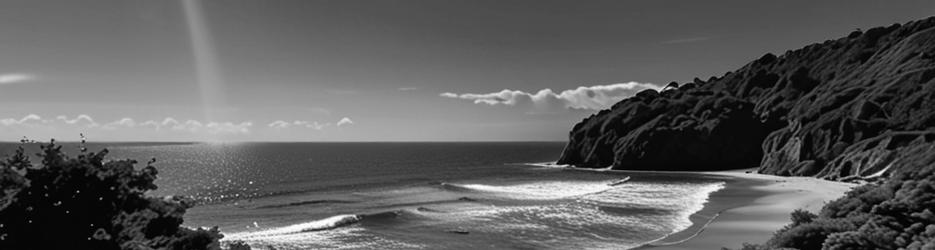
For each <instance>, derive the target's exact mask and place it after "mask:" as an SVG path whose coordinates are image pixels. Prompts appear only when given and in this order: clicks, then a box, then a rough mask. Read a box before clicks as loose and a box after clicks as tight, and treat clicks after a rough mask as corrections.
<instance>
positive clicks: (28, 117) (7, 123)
mask: <svg viewBox="0 0 935 250" xmlns="http://www.w3.org/2000/svg"><path fill="white" fill-rule="evenodd" d="M32 121H40V122H41V121H42V117H40V116H39V115H36V114H28V115H26V116H24V117H23V118H20V119H16V118H4V119H0V124H2V125H4V126H12V125H23V124H27V123H30V122H32Z"/></svg>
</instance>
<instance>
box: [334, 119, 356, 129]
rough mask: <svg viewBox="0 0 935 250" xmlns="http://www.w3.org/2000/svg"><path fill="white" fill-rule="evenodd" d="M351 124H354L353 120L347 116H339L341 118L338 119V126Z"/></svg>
mask: <svg viewBox="0 0 935 250" xmlns="http://www.w3.org/2000/svg"><path fill="white" fill-rule="evenodd" d="M353 124H354V121H351V118H347V117H344V118H341V120H340V121H338V127H341V126H346V125H353Z"/></svg>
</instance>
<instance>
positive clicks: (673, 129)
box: [558, 17, 935, 179]
mask: <svg viewBox="0 0 935 250" xmlns="http://www.w3.org/2000/svg"><path fill="white" fill-rule="evenodd" d="M933 78H935V17H933V18H928V19H924V20H919V21H914V22H909V23H906V24H903V25H899V24H894V25H891V26H889V27H877V28H872V29H869V30H866V31H864V32H861V31H855V32H853V33H851V34H850V35H848V36H847V37H844V38H840V39H836V40H828V41H825V42H823V43H818V44H812V45H809V46H806V47H804V48H801V49H798V50H794V51H788V52H786V53H785V54H783V55H781V56H775V55H772V54H766V55H764V56H762V57H760V58H759V59H757V60H755V61H753V62H750V63H748V64H747V65H745V66H743V67H742V68H740V69H738V70H736V71H734V72H728V73H727V74H725V75H723V76H721V77H711V78H710V79H708V80H706V81H705V80H701V79H698V78H696V79H695V80H694V81H693V82H689V83H681V84H677V83H673V84H670V87H667V88H666V89H664V90H662V91H661V92H657V91H655V90H646V91H643V92H640V93H638V94H637V95H635V96H634V97H631V98H628V99H625V100H622V101H620V102H619V103H617V104H615V105H613V107H611V108H610V109H608V110H602V111H600V112H598V113H597V114H594V115H592V116H590V117H588V118H586V119H584V120H583V121H581V122H580V123H578V124H577V125H575V126H574V128H573V129H572V131H571V132H570V135H569V142H568V145H567V146H566V147H565V150H564V152H563V153H562V156H561V158H560V159H559V161H558V163H559V164H572V165H575V166H578V167H607V166H612V167H613V168H614V169H631V170H691V171H697V170H719V169H736V168H749V167H756V166H759V172H761V173H767V174H776V175H795V176H817V177H822V178H829V179H846V178H858V177H876V176H886V175H889V174H891V173H893V172H896V171H899V169H898V167H890V166H893V164H891V163H893V161H896V160H898V159H899V158H901V156H903V155H905V154H907V152H912V151H913V149H915V148H920V147H931V146H932V145H933V141H935V80H933ZM677 85H681V86H680V87H677ZM896 165H897V166H899V164H896Z"/></svg>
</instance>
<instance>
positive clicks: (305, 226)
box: [227, 214, 361, 240]
mask: <svg viewBox="0 0 935 250" xmlns="http://www.w3.org/2000/svg"><path fill="white" fill-rule="evenodd" d="M360 219H361V216H359V215H355V214H342V215H335V216H331V217H328V218H325V219H321V220H314V221H309V222H305V223H299V224H294V225H289V226H284V227H276V228H271V229H266V230H260V231H252V232H241V233H232V234H229V235H227V237H229V238H234V239H242V240H245V239H251V238H261V237H269V236H278V235H287V234H296V233H302V232H312V231H321V230H328V229H334V228H337V227H341V226H346V225H350V224H353V223H357V222H359V221H360Z"/></svg>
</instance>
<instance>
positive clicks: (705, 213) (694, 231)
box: [640, 171, 856, 249]
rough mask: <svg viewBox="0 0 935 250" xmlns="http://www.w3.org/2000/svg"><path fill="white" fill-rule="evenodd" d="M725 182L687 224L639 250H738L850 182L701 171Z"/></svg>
mask: <svg viewBox="0 0 935 250" xmlns="http://www.w3.org/2000/svg"><path fill="white" fill-rule="evenodd" d="M703 174H709V175H715V176H721V177H723V178H725V181H726V182H727V186H726V187H725V188H724V189H722V190H719V191H717V192H715V193H713V194H712V195H711V197H710V198H709V200H708V203H707V204H705V208H704V209H702V210H701V211H699V212H697V213H695V214H694V215H692V218H691V219H692V222H693V225H692V226H691V227H689V228H688V229H686V230H683V231H681V232H678V233H675V234H672V235H670V236H668V237H666V238H664V239H661V240H659V241H656V242H653V243H651V244H649V245H647V246H644V247H642V248H640V249H721V248H722V247H727V248H731V249H739V248H740V247H741V246H742V244H743V243H744V242H750V243H762V242H765V241H766V240H768V239H769V238H770V237H771V236H772V235H773V232H775V231H776V230H778V229H780V228H782V227H783V226H784V225H786V224H788V223H789V222H790V220H789V213H791V212H792V211H793V210H795V209H797V208H804V209H806V210H809V211H812V212H818V211H819V210H821V207H822V206H823V205H824V204H825V203H827V202H828V201H831V200H834V199H836V198H838V197H841V196H842V195H844V193H845V192H847V191H848V190H850V189H851V188H852V187H854V186H856V185H855V184H850V183H842V182H832V181H825V180H820V179H816V178H811V177H780V176H772V175H761V174H752V173H745V172H744V171H724V172H704V173H703Z"/></svg>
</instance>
